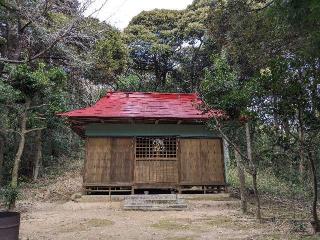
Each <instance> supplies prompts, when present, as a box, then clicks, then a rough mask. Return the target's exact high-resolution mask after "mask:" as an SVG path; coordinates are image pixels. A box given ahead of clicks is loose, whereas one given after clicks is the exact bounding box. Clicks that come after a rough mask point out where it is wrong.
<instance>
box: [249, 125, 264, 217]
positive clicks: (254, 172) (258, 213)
mask: <svg viewBox="0 0 320 240" xmlns="http://www.w3.org/2000/svg"><path fill="white" fill-rule="evenodd" d="M246 141H247V156H248V160H249V164H250V168H251V172H252V174H251V175H252V186H253V192H254V198H255V201H256V205H257V206H256V218H257V219H258V220H259V221H261V206H260V197H259V193H258V183H257V167H256V165H255V163H254V162H253V157H252V147H251V134H250V125H249V122H246Z"/></svg>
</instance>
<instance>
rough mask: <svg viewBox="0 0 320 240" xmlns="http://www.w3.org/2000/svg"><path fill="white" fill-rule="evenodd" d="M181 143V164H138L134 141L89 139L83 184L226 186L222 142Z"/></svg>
mask: <svg viewBox="0 0 320 240" xmlns="http://www.w3.org/2000/svg"><path fill="white" fill-rule="evenodd" d="M179 142H180V143H179V153H178V157H179V159H178V161H163V160H158V161H135V156H134V153H135V150H134V138H130V137H129V138H105V137H102V138H87V140H86V162H85V167H84V184H102V185H113V184H114V185H121V184H126V185H130V184H134V183H137V184H139V183H150V184H168V183H178V184H179V183H180V184H181V185H224V184H225V177H224V162H223V152H222V141H221V140H220V139H180V140H179ZM134 168H135V169H134ZM179 169H180V173H179ZM178 175H179V178H178ZM134 178H135V179H134Z"/></svg>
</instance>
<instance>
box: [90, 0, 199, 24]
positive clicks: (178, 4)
mask: <svg viewBox="0 0 320 240" xmlns="http://www.w3.org/2000/svg"><path fill="white" fill-rule="evenodd" d="M192 1H193V0H108V1H107V3H106V5H104V7H103V8H102V9H101V10H100V12H99V13H98V14H95V15H93V17H96V18H99V19H100V20H101V21H107V22H108V23H110V24H111V25H113V26H115V27H117V28H119V29H124V28H125V27H126V26H127V25H128V23H129V22H130V20H131V19H132V18H133V17H134V16H136V15H138V14H139V13H140V12H142V11H144V10H146V11H148V10H152V9H155V8H159V9H177V10H178V9H184V8H186V7H187V6H188V5H189V4H191V3H192ZM104 2H105V1H104V0H96V1H95V2H94V3H93V4H92V5H91V6H90V8H89V9H88V10H87V12H86V14H87V15H89V14H91V13H92V12H93V11H94V10H95V9H99V8H100V7H101V5H102V4H103V3H104Z"/></svg>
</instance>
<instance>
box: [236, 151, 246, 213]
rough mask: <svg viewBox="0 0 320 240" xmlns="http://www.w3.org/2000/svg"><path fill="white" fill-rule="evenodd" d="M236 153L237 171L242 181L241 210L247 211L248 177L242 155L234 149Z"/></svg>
mask: <svg viewBox="0 0 320 240" xmlns="http://www.w3.org/2000/svg"><path fill="white" fill-rule="evenodd" d="M234 155H235V159H236V162H237V172H238V178H239V183H240V189H239V190H240V200H241V211H242V213H247V209H248V208H247V199H246V185H245V183H246V177H245V175H244V169H243V165H242V163H241V156H240V154H239V152H238V151H237V150H236V149H234Z"/></svg>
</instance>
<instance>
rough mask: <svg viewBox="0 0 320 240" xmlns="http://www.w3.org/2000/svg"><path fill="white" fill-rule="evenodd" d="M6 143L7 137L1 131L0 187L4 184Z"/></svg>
mask: <svg viewBox="0 0 320 240" xmlns="http://www.w3.org/2000/svg"><path fill="white" fill-rule="evenodd" d="M4 145H5V137H4V136H1V133H0V187H2V186H3V184H4V183H3V173H4V171H3V168H4V165H3V164H4Z"/></svg>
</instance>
